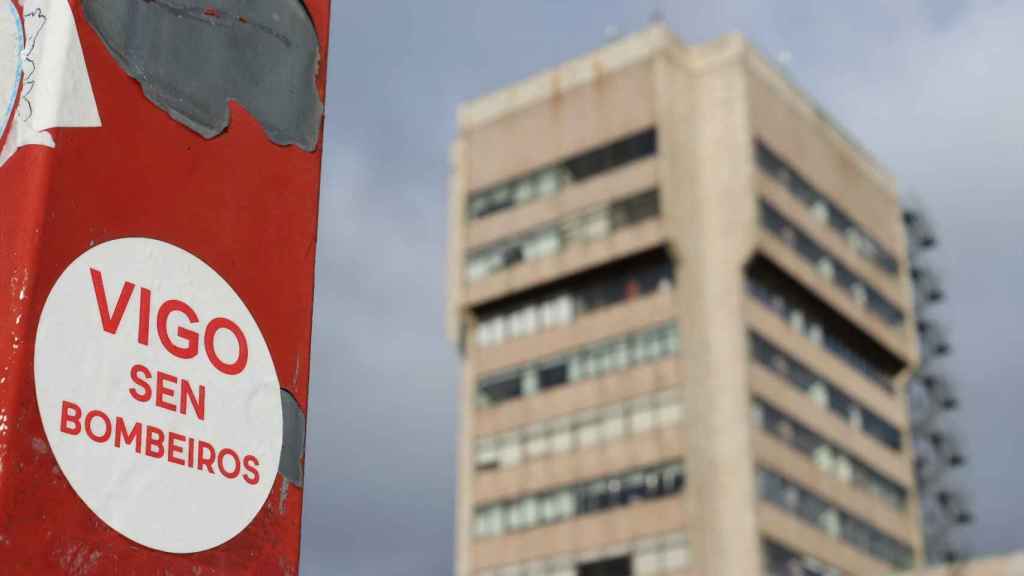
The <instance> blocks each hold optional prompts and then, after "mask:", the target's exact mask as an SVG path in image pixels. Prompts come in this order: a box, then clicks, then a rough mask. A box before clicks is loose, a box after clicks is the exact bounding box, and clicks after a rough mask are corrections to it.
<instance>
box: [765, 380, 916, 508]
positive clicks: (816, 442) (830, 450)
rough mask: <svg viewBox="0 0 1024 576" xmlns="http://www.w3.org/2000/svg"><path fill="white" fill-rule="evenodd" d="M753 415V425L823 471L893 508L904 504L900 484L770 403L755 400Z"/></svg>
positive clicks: (904, 497)
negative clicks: (809, 459)
mask: <svg viewBox="0 0 1024 576" xmlns="http://www.w3.org/2000/svg"><path fill="white" fill-rule="evenodd" d="M753 415H754V425H755V426H757V427H759V428H761V429H762V430H764V431H766V432H768V433H769V434H771V435H772V436H775V437H776V438H778V439H780V440H782V441H783V442H785V443H786V444H788V445H789V446H791V447H792V448H795V449H796V450H798V451H799V452H802V453H804V454H805V455H807V456H809V457H810V458H811V459H812V460H813V461H814V463H815V465H817V467H818V468H819V469H821V470H822V471H823V472H825V473H826V474H829V475H830V476H833V477H835V478H837V479H839V480H841V481H842V482H845V483H847V484H850V485H852V486H853V487H854V488H857V489H859V490H862V491H864V492H867V493H870V494H873V495H875V496H877V497H878V498H881V499H882V500H883V501H885V502H886V503H887V504H889V505H890V506H892V507H893V508H896V509H899V510H902V509H904V508H905V507H906V505H907V491H906V490H905V489H904V488H903V487H902V486H900V485H899V484H897V483H896V482H893V481H892V480H890V479H888V478H886V477H885V476H883V475H881V474H879V473H878V472H876V471H875V470H873V469H872V468H870V467H869V466H867V465H865V464H864V463H863V462H861V461H860V460H858V459H857V458H855V457H853V456H852V455H850V454H849V453H847V452H846V451H845V450H842V449H840V448H838V447H837V446H834V445H832V444H830V443H829V442H827V441H826V440H825V439H824V438H822V437H821V436H819V435H817V434H815V433H814V432H811V431H810V430H809V429H807V428H806V427H804V426H803V425H801V424H800V423H798V422H797V421H795V420H793V419H792V418H790V417H789V416H787V415H785V414H783V413H782V412H780V411H779V410H776V409H775V408H774V407H772V406H771V405H769V404H767V403H765V402H763V401H762V400H759V399H755V400H754V410H753Z"/></svg>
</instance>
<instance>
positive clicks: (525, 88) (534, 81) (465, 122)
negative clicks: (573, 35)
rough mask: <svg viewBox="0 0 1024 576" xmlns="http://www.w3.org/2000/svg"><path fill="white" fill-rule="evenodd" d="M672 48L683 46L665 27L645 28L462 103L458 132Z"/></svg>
mask: <svg viewBox="0 0 1024 576" xmlns="http://www.w3.org/2000/svg"><path fill="white" fill-rule="evenodd" d="M672 46H675V47H681V46H682V43H681V42H680V41H679V39H678V38H677V37H676V36H675V34H673V33H672V31H671V30H669V28H668V27H667V26H665V25H664V24H661V23H658V24H654V25H651V26H648V27H647V28H645V29H643V30H641V31H640V32H637V33H635V34H631V35H628V36H625V37H624V38H620V39H618V40H616V41H614V42H612V43H610V44H608V45H606V46H602V47H600V48H598V49H596V50H594V51H591V52H588V53H587V54H584V55H583V56H579V57H577V58H573V59H572V60H569V61H567V62H563V63H562V64H559V65H557V66H554V67H552V68H549V69H547V70H544V71H543V72H539V73H537V74H534V75H532V76H530V77H528V78H526V79H524V80H520V81H518V82H514V83H512V84H510V85H508V86H506V87H504V88H500V89H498V90H496V91H494V92H491V93H489V94H484V95H482V96H479V97H477V98H474V99H472V100H469V101H466V102H463V103H462V104H460V105H459V110H458V124H459V129H460V130H465V129H472V128H475V127H478V126H480V125H483V124H487V123H488V122H493V121H494V120H497V119H498V118H501V117H502V116H505V115H508V114H512V113H514V112H516V111H518V110H522V109H523V108H527V107H529V106H530V105H532V104H535V103H537V102H540V101H543V100H545V99H548V98H550V97H551V96H553V95H555V94H560V93H564V92H568V91H569V90H571V89H573V88H576V87H578V86H583V85H586V84H589V83H591V82H593V81H594V80H595V79H597V78H598V77H600V76H601V75H603V74H607V73H609V72H614V71H617V70H621V69H623V68H626V67H628V66H630V65H632V64H636V63H638V62H641V61H643V60H647V59H649V58H651V57H652V56H653V55H654V54H657V53H658V52H661V51H662V50H665V49H668V48H669V47H672Z"/></svg>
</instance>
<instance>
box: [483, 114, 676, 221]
mask: <svg viewBox="0 0 1024 576" xmlns="http://www.w3.org/2000/svg"><path fill="white" fill-rule="evenodd" d="M656 145H657V144H656V137H655V133H654V130H646V131H644V132H641V133H640V134H635V135H632V136H629V137H627V138H623V139H621V140H618V141H616V142H613V143H612V144H608V145H605V146H601V147H599V148H596V149H593V150H589V151H587V152H584V153H583V154H579V155H577V156H575V157H573V158H570V159H569V160H567V161H565V162H562V163H560V164H557V165H555V166H550V167H547V168H543V169H541V170H537V171H534V172H531V173H530V174H527V175H526V176H522V177H519V178H515V179H513V180H510V181H508V182H505V183H502V184H499V185H497V186H494V187H492V188H488V189H486V190H483V191H480V192H476V193H474V194H472V195H471V196H470V197H469V205H468V211H467V216H468V217H469V219H470V220H474V219H478V218H484V217H486V216H490V215H491V214H495V213H497V212H501V211H502V210H506V209H509V208H513V207H515V206H520V205H523V204H526V203H528V202H532V201H534V200H539V199H541V198H546V197H548V196H554V195H555V194H558V193H559V192H560V191H561V190H562V188H564V187H565V186H566V185H568V184H570V183H572V182H579V181H582V180H586V179H587V178H589V177H591V176H594V175H596V174H600V173H601V172H605V171H608V170H612V169H614V168H618V167H619V166H622V165H624V164H628V163H630V162H632V161H634V160H639V159H641V158H646V157H648V156H653V155H654V153H655V152H656Z"/></svg>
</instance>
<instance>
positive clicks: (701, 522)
mask: <svg viewBox="0 0 1024 576" xmlns="http://www.w3.org/2000/svg"><path fill="white" fill-rule="evenodd" d="M688 50H689V49H688ZM742 51H743V45H742V43H741V42H740V41H739V40H738V38H727V39H725V40H724V41H722V42H719V43H717V44H714V45H709V46H707V47H705V48H703V49H701V50H699V51H698V52H697V53H687V54H666V55H665V56H664V57H663V58H662V59H661V61H660V62H659V64H658V65H657V68H656V71H657V74H658V78H657V79H656V83H657V89H658V93H657V101H658V104H659V109H658V127H659V149H660V150H661V154H660V157H659V160H660V162H661V164H660V166H659V167H660V178H659V179H660V180H661V182H662V189H663V191H664V197H665V201H664V204H665V205H666V207H667V208H666V211H667V213H666V219H667V222H669V224H668V228H669V230H671V234H672V236H671V240H672V241H673V243H674V248H675V251H674V252H675V253H676V254H677V261H678V262H679V268H678V269H677V272H676V274H677V277H678V278H679V285H680V287H679V289H678V294H679V298H678V305H679V308H680V318H681V320H680V324H681V330H682V332H681V334H682V349H683V355H684V358H685V361H684V363H683V365H684V371H685V374H686V381H687V386H686V404H687V406H689V407H691V410H688V415H689V417H688V419H687V428H688V436H689V442H688V447H689V448H688V460H687V470H688V472H689V477H688V482H689V484H688V486H689V487H688V490H687V498H688V500H689V504H690V510H691V513H690V516H691V518H692V521H691V526H692V528H691V530H690V541H691V545H692V557H693V560H694V564H693V566H694V571H696V572H699V573H702V574H759V573H761V568H760V553H759V550H760V543H759V541H758V538H757V524H756V516H755V513H754V507H753V504H754V502H755V501H756V489H755V488H756V485H755V478H754V467H753V444H752V438H751V429H750V418H749V409H750V395H749V390H748V387H747V374H746V365H747V352H746V329H745V327H744V314H743V300H744V296H743V293H744V292H743V283H742V282H741V279H742V269H743V264H744V262H745V261H746V259H747V258H748V256H749V254H750V250H751V248H752V246H753V241H754V238H753V233H754V230H755V228H754V223H755V221H756V220H755V216H756V205H755V203H754V201H753V195H752V194H751V192H750V191H751V190H752V188H753V181H752V178H753V166H752V163H751V156H750V154H749V149H750V139H751V136H750V130H751V128H750V124H749V117H748V113H747V111H748V108H747V103H746V102H747V93H746V89H747V88H746V78H745V71H744V66H743V61H742V58H741V56H742Z"/></svg>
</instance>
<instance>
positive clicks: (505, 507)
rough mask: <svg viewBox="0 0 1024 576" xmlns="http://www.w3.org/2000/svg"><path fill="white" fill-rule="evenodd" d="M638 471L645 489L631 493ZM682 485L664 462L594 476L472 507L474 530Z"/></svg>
mask: <svg viewBox="0 0 1024 576" xmlns="http://www.w3.org/2000/svg"><path fill="white" fill-rule="evenodd" d="M638 472H639V473H640V474H641V475H642V476H643V478H644V482H645V487H646V489H645V490H644V492H643V493H642V494H631V493H630V486H632V485H633V484H632V481H631V478H633V476H634V475H635V474H636V473H638ZM684 487H685V477H684V473H683V467H682V465H681V464H679V463H666V464H660V465H658V466H653V467H650V468H647V469H645V470H640V471H636V472H627V473H625V474H616V475H613V476H610V477H607V478H597V479H594V480H590V481H588V482H583V483H580V484H575V485H572V486H566V487H563V488H559V489H556V490H552V491H548V492H544V493H541V494H535V495H528V496H525V497H522V498H517V499H513V500H509V501H505V502H501V503H497V504H491V505H486V506H481V507H478V508H477V509H476V513H475V518H474V533H475V535H476V536H477V537H480V538H484V537H491V536H500V535H502V534H506V533H509V532H516V531H520V530H529V529H531V528H534V527H537V526H542V525H546V524H551V523H556V522H562V521H565V520H568V519H570V518H573V517H575V516H581V515H586V514H592V513H597V512H602V511H605V510H610V509H616V508H621V507H623V506H628V505H630V504H632V503H635V502H637V501H639V500H642V499H643V500H646V499H654V498H662V497H665V496H670V495H672V494H676V493H679V492H681V491H682V490H683V489H684Z"/></svg>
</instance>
